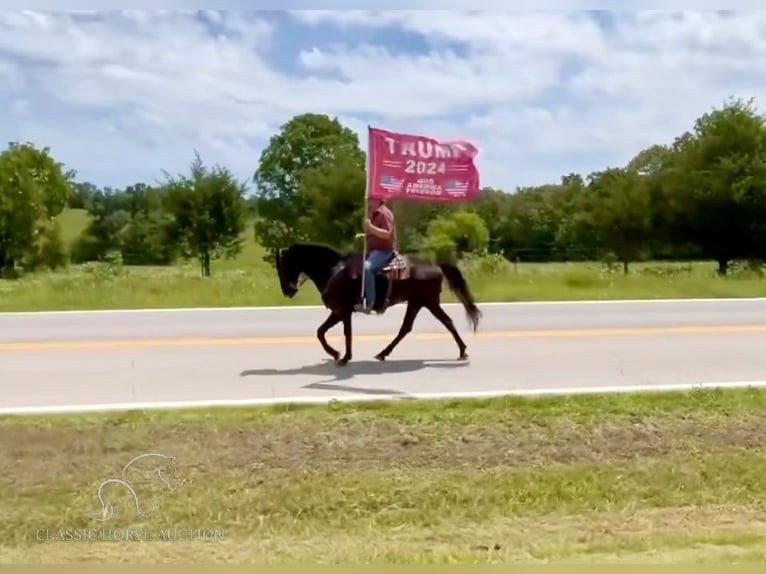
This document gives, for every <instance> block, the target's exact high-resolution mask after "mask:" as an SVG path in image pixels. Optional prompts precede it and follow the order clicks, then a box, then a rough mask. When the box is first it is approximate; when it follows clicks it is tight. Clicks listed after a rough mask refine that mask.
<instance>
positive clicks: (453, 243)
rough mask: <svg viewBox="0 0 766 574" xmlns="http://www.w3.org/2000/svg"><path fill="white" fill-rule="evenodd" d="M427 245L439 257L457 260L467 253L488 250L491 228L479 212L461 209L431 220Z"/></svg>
mask: <svg viewBox="0 0 766 574" xmlns="http://www.w3.org/2000/svg"><path fill="white" fill-rule="evenodd" d="M427 246H428V249H429V251H431V252H432V253H433V254H434V255H435V256H436V257H437V258H439V259H441V260H455V259H457V258H460V257H462V256H464V255H465V254H467V253H477V252H484V251H486V250H487V248H488V247H489V230H488V229H487V226H486V224H485V223H484V221H483V220H482V218H481V217H480V216H479V215H478V214H477V213H475V212H472V211H467V210H459V211H456V212H454V213H452V214H450V215H443V216H440V217H437V218H436V219H434V220H432V221H431V222H430V224H429V225H428V235H427Z"/></svg>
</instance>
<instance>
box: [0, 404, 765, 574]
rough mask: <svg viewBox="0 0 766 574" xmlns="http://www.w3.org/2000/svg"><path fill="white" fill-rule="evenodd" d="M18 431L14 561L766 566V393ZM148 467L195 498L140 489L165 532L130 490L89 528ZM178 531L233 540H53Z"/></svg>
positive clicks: (309, 411) (71, 422)
mask: <svg viewBox="0 0 766 574" xmlns="http://www.w3.org/2000/svg"><path fill="white" fill-rule="evenodd" d="M0 433H2V436H3V440H2V441H0V489H1V491H2V492H3V496H2V497H0V513H1V515H2V516H3V520H2V522H0V557H1V559H2V561H3V562H13V561H23V562H57V561H58V562H74V561H107V560H109V561H113V562H114V561H122V562H137V561H154V562H177V561H189V562H190V561H192V560H194V561H219V562H222V561H230V562H258V563H266V562H270V563H282V562H293V563H294V562H304V563H317V562H322V563H325V562H333V563H339V562H345V563H349V562H352V563H361V562H386V563H396V562H415V563H428V562H431V563H448V562H517V561H566V562H596V561H599V562H612V561H621V562H648V561H652V562H678V561H692V562H695V561H732V560H737V561H763V560H764V559H766V515H764V513H763V512H764V501H763V496H764V493H765V492H766V458H765V456H766V447H765V446H764V445H765V444H766V391H762V390H730V391H700V392H694V393H684V394H679V393H673V394H669V393H668V394H663V393H660V394H646V395H612V396H603V397H598V396H581V397H569V398H545V399H518V398H517V399H495V400H485V401H472V402H468V401H459V402H458V401H452V402H438V403H437V402H434V403H396V404H389V405H383V404H365V405H361V406H359V405H357V406H352V405H335V406H327V407H302V408H297V407H294V408H286V407H285V408H272V409H258V410H254V409H245V410H216V411H207V412H173V413H162V412H147V413H125V414H110V415H103V416H96V415H93V416H80V417H72V416H60V417H36V418H14V417H6V418H3V419H0ZM150 452H160V453H166V454H171V455H175V456H177V470H176V473H175V475H174V477H171V476H170V475H168V477H169V478H171V480H172V479H173V478H174V483H175V484H178V485H180V486H179V487H178V490H176V491H174V492H169V491H167V490H164V488H163V487H162V484H161V483H159V482H157V483H156V484H157V485H159V487H158V488H156V489H151V488H150V486H149V485H150V484H151V483H150V482H148V481H146V482H144V483H140V482H139V481H136V480H133V479H132V478H131V480H132V484H134V485H139V486H138V487H137V491H138V492H139V493H140V500H141V504H142V505H143V506H144V507H145V508H146V507H148V506H149V505H150V503H151V502H152V500H153V501H154V502H155V503H156V504H157V508H156V510H155V512H154V514H153V515H152V516H150V517H149V518H145V519H144V518H141V517H140V516H138V515H137V514H136V513H135V506H134V503H133V501H132V499H131V498H130V497H129V496H127V493H126V491H125V490H121V488H120V487H119V486H116V485H112V486H108V487H106V488H105V489H104V496H105V498H106V500H109V501H111V502H112V503H113V504H114V510H115V514H114V517H113V518H112V519H111V520H109V521H108V522H105V523H96V522H94V521H92V520H91V519H89V518H88V517H86V516H85V514H84V513H85V512H86V511H93V510H98V508H99V506H100V504H99V501H98V499H97V489H98V485H99V483H100V482H101V481H103V480H105V479H107V478H109V477H113V476H117V474H118V473H119V471H120V469H121V468H122V466H123V465H125V464H126V463H127V462H128V461H129V460H130V459H131V458H133V457H134V456H136V455H138V454H141V453H150ZM136 468H142V469H143V471H145V473H146V474H144V475H143V476H144V477H149V476H150V475H149V474H148V473H149V471H151V470H152V468H154V467H153V466H151V465H148V463H147V464H144V465H143V466H141V465H140V464H138V463H137V465H136ZM135 472H137V471H135ZM171 527H172V528H207V529H210V532H212V531H213V530H214V529H218V532H219V534H220V535H221V536H220V538H219V539H216V540H208V541H206V542H203V541H195V542H188V541H187V542H178V541H176V542H170V541H157V540H153V541H130V542H126V541H122V542H119V541H96V542H85V541H73V540H68V541H58V542H55V541H51V542H47V543H46V542H41V541H39V540H37V537H43V536H44V535H43V534H42V533H41V532H42V531H41V529H47V532H48V536H49V537H55V536H56V533H57V529H59V528H61V529H67V528H70V529H74V528H80V529H88V528H97V529H99V531H100V529H102V528H103V529H108V530H112V531H117V532H122V530H121V529H125V528H130V529H133V530H134V531H135V530H137V529H140V528H146V529H148V531H150V532H152V533H153V535H154V536H155V537H156V536H160V535H161V533H162V532H165V533H166V530H160V529H167V528H171ZM36 532H37V533H38V535H37V537H36Z"/></svg>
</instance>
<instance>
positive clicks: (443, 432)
mask: <svg viewBox="0 0 766 574" xmlns="http://www.w3.org/2000/svg"><path fill="white" fill-rule="evenodd" d="M3 435H4V436H3V441H2V444H0V481H2V482H5V483H10V484H15V485H30V484H44V483H49V482H50V481H51V480H64V481H68V480H73V479H78V478H81V477H82V476H83V475H94V473H95V475H98V473H101V474H103V473H104V472H107V473H110V472H113V471H114V469H115V468H118V467H120V466H121V465H122V464H124V463H125V462H127V460H129V459H130V458H131V457H132V456H135V455H137V454H141V453H144V452H155V451H160V452H167V453H171V454H175V455H176V456H177V457H178V458H179V460H180V461H183V462H184V463H185V464H186V465H190V467H189V468H188V470H189V472H191V473H192V474H194V472H195V471H197V472H200V473H206V472H209V471H210V470H211V469H216V471H217V472H219V473H222V474H241V473H243V472H245V473H246V472H248V471H249V470H252V469H272V470H275V471H306V470H311V471H319V472H324V471H327V472H332V471H336V470H342V471H344V472H350V471H355V470H362V471H375V470H376V469H390V468H392V467H399V468H412V469H416V468H420V469H435V470H437V469H452V470H455V469H460V468H470V469H489V468H497V467H513V468H522V467H536V466H549V465H551V464H584V463H615V462H626V461H632V460H636V459H641V458H656V457H663V456H668V455H672V454H673V453H679V452H683V453H688V452H694V451H703V450H704V451H705V452H714V451H716V450H724V449H725V450H732V449H751V448H761V447H763V446H764V445H766V414H764V415H763V416H758V415H749V416H746V417H743V418H738V419H712V420H706V419H697V420H675V419H669V418H656V419H641V420H629V419H627V420H622V421H611V422H605V423H602V424H597V425H591V426H582V425H578V424H574V423H571V422H567V421H562V422H559V423H556V424H552V425H548V426H532V425H527V426H525V427H516V426H513V425H502V424H491V425H487V426H481V425H476V424H471V425H451V424H449V423H444V424H427V425H417V424H402V423H398V422H397V421H395V420H391V419H384V418H381V419H367V420H363V421H354V420H347V421H345V422H342V423H338V422H332V423H328V422H327V421H324V422H322V421H318V420H317V421H311V420H309V421H304V422H302V423H300V424H298V425H294V426H288V427H277V426H275V425H262V426H255V425H254V426H253V427H251V428H238V429H237V428H227V429H215V430H211V429H209V428H202V427H199V426H189V427H180V426H179V427H171V428H166V429H163V430H162V432H157V431H156V430H152V429H146V428H140V427H139V428H135V427H131V428H121V427H117V426H109V427H104V428H103V429H101V430H99V431H94V430H92V429H72V428H57V429H55V430H54V429H45V428H32V427H26V426H14V425H6V426H5V427H4V428H3Z"/></svg>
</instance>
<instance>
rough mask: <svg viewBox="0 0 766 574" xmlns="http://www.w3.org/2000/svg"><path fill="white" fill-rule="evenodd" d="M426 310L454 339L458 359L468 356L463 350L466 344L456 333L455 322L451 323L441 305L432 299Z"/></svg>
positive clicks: (464, 358)
mask: <svg viewBox="0 0 766 574" xmlns="http://www.w3.org/2000/svg"><path fill="white" fill-rule="evenodd" d="M428 310H429V311H430V312H431V314H432V315H433V316H434V317H436V318H437V319H438V320H439V321H440V322H441V324H442V325H444V326H445V327H446V328H447V330H448V331H449V332H450V333H451V334H452V337H453V338H454V339H455V343H457V346H458V349H460V356H459V357H458V359H459V360H461V361H464V360H466V359H467V358H468V355H467V354H466V352H465V350H466V344H465V342H464V341H463V339H462V338H461V337H460V333H458V332H457V329H455V324H454V323H453V321H452V318H451V317H450V316H449V315H447V312H446V311H445V310H444V309H442V306H441V305H440V304H439V302H438V301H434V302H433V303H431V304H430V305H428Z"/></svg>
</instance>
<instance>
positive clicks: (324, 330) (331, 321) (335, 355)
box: [317, 312, 341, 361]
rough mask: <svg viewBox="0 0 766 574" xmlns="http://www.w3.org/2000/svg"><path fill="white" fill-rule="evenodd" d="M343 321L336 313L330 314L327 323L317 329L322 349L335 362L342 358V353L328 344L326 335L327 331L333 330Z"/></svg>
mask: <svg viewBox="0 0 766 574" xmlns="http://www.w3.org/2000/svg"><path fill="white" fill-rule="evenodd" d="M340 320H341V317H340V316H339V315H336V314H335V313H334V312H332V313H330V316H329V317H327V319H325V322H324V323H322V324H321V325H319V328H318V329H317V339H319V342H320V343H321V345H322V348H323V349H324V350H325V352H326V353H327V354H328V355H330V356H331V357H332V358H333V359H334V360H335V361H337V360H338V358H339V357H340V353H339V352H338V351H336V350H335V349H333V348H332V347H331V346H330V345H329V344H328V343H327V339H326V338H325V334H326V333H327V331H329V330H330V329H332V328H333V327H334V326H335V325H337V324H338V323H339V322H340Z"/></svg>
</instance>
